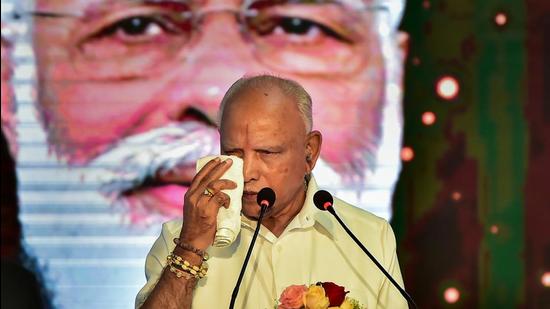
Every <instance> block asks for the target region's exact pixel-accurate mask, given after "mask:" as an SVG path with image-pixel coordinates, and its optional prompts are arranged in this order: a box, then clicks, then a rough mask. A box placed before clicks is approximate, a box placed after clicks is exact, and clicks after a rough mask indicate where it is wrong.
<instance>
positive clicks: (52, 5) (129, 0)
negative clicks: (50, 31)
mask: <svg viewBox="0 0 550 309" xmlns="http://www.w3.org/2000/svg"><path fill="white" fill-rule="evenodd" d="M258 1H260V0H243V1H239V0H223V1H212V0H36V1H35V9H36V10H44V11H49V10H53V9H63V11H64V12H67V13H68V12H73V13H86V12H87V11H94V10H101V9H102V8H106V7H113V6H117V5H120V4H139V3H162V2H171V3H178V2H181V3H187V4H195V5H200V4H207V3H215V2H220V3H222V4H225V5H227V4H230V3H229V2H232V3H234V4H237V5H245V6H247V5H249V4H253V3H254V2H258ZM380 1H381V0H318V1H313V2H312V1H311V0H301V1H300V0H289V1H278V2H279V3H285V2H288V3H305V4H315V3H320V4H322V3H340V4H343V5H348V6H350V7H353V8H361V7H362V6H363V5H365V4H366V5H372V4H376V3H377V2H380ZM386 1H387V0H386ZM393 1H396V2H401V1H402V0H393Z"/></svg>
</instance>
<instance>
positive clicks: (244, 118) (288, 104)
mask: <svg viewBox="0 0 550 309" xmlns="http://www.w3.org/2000/svg"><path fill="white" fill-rule="evenodd" d="M220 133H221V152H222V154H226V155H235V156H237V157H240V158H242V159H243V163H244V164H243V175H244V190H243V200H242V201H243V213H244V214H245V215H246V216H248V217H258V215H259V208H258V205H257V204H256V194H257V193H258V191H260V190H261V189H262V188H264V187H270V188H272V189H273V190H274V191H275V193H276V195H277V202H276V203H275V206H274V207H273V208H270V209H269V214H268V216H269V215H275V214H278V213H280V212H281V211H284V210H285V209H288V208H292V205H293V204H296V205H295V206H298V207H301V205H302V203H303V196H304V195H305V193H304V192H305V185H304V176H305V174H306V173H307V172H308V165H307V161H306V128H305V124H304V121H303V119H302V118H301V117H300V113H299V111H298V108H297V107H296V104H295V103H294V102H293V101H292V100H291V99H289V98H288V97H286V96H284V95H283V94H282V93H281V92H280V91H279V90H278V89H277V88H274V87H270V88H266V89H253V90H246V91H245V92H244V93H241V94H240V95H239V96H238V97H237V98H235V99H234V100H233V101H232V102H231V103H229V104H228V105H227V107H226V109H225V110H224V114H223V117H222V121H221V127H220ZM300 197H302V199H301V200H300ZM294 209H299V208H294Z"/></svg>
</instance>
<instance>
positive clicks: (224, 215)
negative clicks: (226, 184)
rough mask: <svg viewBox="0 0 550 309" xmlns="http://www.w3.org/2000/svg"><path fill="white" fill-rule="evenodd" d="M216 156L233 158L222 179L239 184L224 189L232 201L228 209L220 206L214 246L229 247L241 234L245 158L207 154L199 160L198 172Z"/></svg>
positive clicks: (223, 158)
mask: <svg viewBox="0 0 550 309" xmlns="http://www.w3.org/2000/svg"><path fill="white" fill-rule="evenodd" d="M216 157H219V158H221V159H222V160H227V159H228V158H231V160H233V164H232V165H231V167H230V168H229V170H227V171H226V172H225V174H223V176H222V177H221V178H220V179H229V180H232V181H234V182H235V183H236V184H237V188H235V189H230V190H222V192H224V193H225V194H227V195H229V198H230V199H231V201H230V203H229V207H228V208H227V209H226V208H224V207H220V210H219V211H218V224H217V229H216V236H215V237H214V243H213V246H214V247H227V246H229V245H231V244H232V243H233V241H235V239H236V238H237V235H239V232H240V231H241V209H242V196H243V189H244V176H243V160H242V159H241V158H239V157H236V156H207V157H204V158H200V159H199V160H198V161H197V172H198V171H200V170H201V169H202V168H203V167H204V165H206V163H208V162H209V161H210V160H212V159H214V158H216Z"/></svg>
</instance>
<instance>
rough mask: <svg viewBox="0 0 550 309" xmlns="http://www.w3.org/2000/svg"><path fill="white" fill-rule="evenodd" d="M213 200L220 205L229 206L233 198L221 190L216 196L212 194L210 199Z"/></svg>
mask: <svg viewBox="0 0 550 309" xmlns="http://www.w3.org/2000/svg"><path fill="white" fill-rule="evenodd" d="M212 201H214V202H215V203H216V204H217V205H218V206H219V207H225V208H228V207H229V203H230V202H231V198H230V197H229V195H227V194H225V193H224V192H221V191H220V192H217V193H216V194H215V195H214V196H212V199H211V200H210V202H212ZM219 207H218V209H219Z"/></svg>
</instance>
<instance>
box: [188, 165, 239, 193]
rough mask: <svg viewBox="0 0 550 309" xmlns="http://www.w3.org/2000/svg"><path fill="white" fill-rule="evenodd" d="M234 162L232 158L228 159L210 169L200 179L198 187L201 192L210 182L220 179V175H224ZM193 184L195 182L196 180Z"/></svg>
mask: <svg viewBox="0 0 550 309" xmlns="http://www.w3.org/2000/svg"><path fill="white" fill-rule="evenodd" d="M232 163H233V161H232V160H231V159H227V160H225V161H222V162H220V163H219V164H217V165H216V166H214V167H213V168H212V169H211V170H210V171H209V173H208V174H207V175H206V176H204V177H203V178H202V179H201V180H200V182H199V183H198V185H197V187H196V189H197V190H200V192H203V191H204V189H206V187H207V186H208V184H210V183H211V182H212V181H214V180H218V179H220V177H222V175H223V174H224V173H225V172H226V171H227V170H228V169H229V167H231V164H232ZM193 184H195V183H194V181H193ZM193 184H192V185H193Z"/></svg>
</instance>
